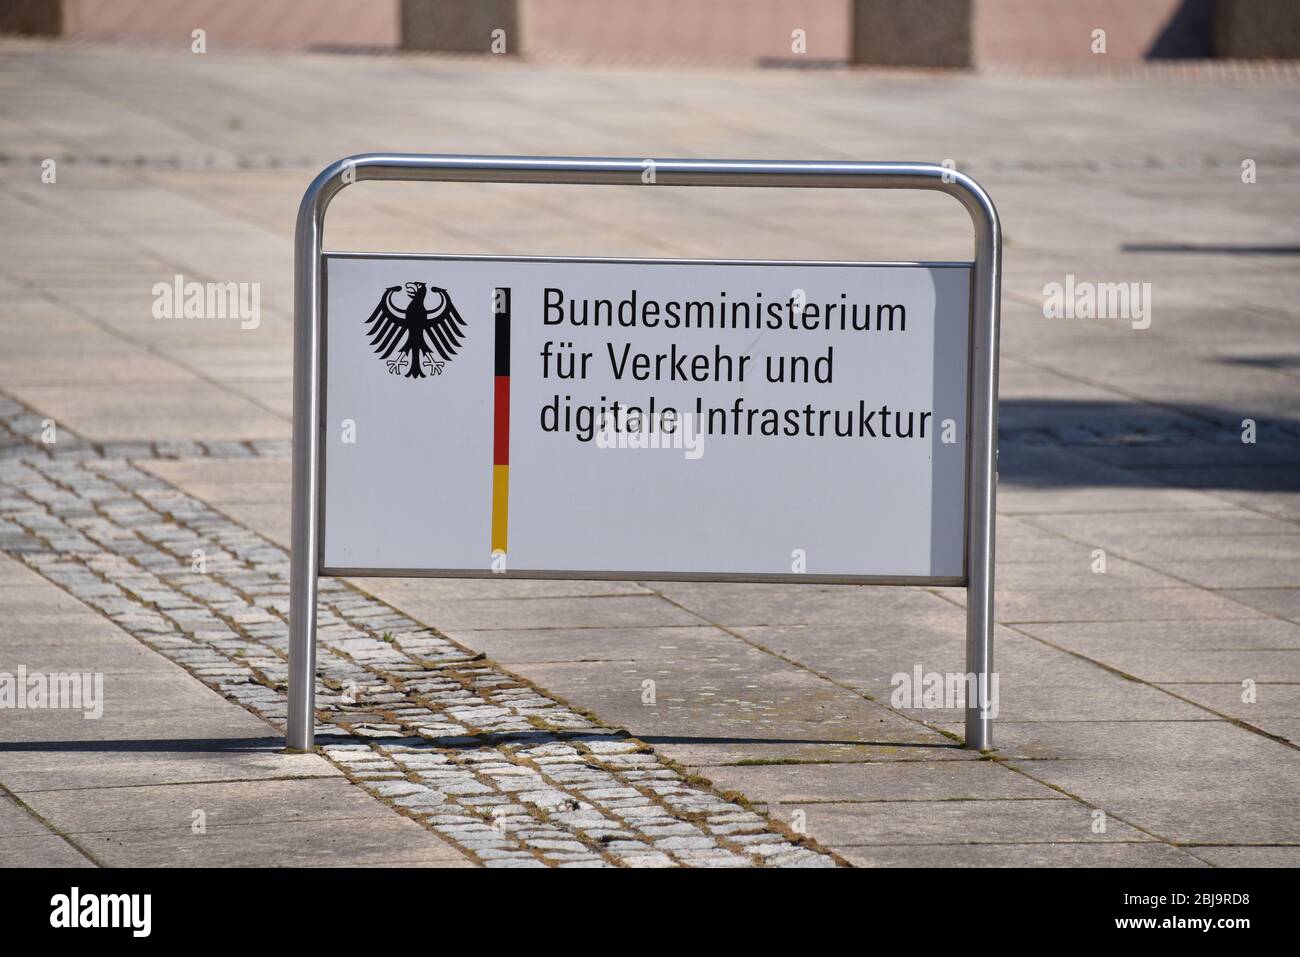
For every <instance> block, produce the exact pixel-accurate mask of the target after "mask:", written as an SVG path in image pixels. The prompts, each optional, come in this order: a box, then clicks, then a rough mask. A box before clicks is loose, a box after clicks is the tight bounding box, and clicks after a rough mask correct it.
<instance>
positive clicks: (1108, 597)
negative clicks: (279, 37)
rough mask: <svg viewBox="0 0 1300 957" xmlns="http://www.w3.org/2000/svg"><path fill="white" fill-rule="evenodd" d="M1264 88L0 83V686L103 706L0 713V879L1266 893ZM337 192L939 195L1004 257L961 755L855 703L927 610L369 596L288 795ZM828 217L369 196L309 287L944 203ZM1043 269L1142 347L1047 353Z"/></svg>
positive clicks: (1273, 645)
mask: <svg viewBox="0 0 1300 957" xmlns="http://www.w3.org/2000/svg"><path fill="white" fill-rule="evenodd" d="M1298 84H1300V80H1298V78H1297V76H1296V74H1295V72H1294V71H1292V70H1288V69H1278V70H1274V71H1268V72H1261V73H1258V74H1256V73H1241V74H1239V73H1237V72H1236V71H1234V70H1232V69H1231V68H1206V69H1205V70H1203V71H1200V72H1199V73H1198V72H1196V71H1188V72H1187V73H1186V74H1185V75H1183V76H1180V77H1178V78H1173V77H1169V76H1165V75H1160V74H1154V73H1153V74H1152V75H1150V76H1144V75H1142V74H1141V73H1140V72H1137V73H1134V74H1133V75H1131V76H1128V77H1126V78H1124V79H1108V78H1106V77H1096V76H1094V77H1090V78H1087V79H1080V78H1070V77H1027V76H1006V75H999V76H993V77H972V76H964V75H952V76H945V75H934V74H930V75H926V74H907V73H853V72H832V71H824V72H823V71H816V72H799V71H766V72H744V71H736V72H709V71H695V72H680V71H679V72H669V71H654V70H637V71H632V70H617V69H601V70H596V69H566V70H561V69H534V68H530V67H527V66H521V65H517V64H503V63H499V62H481V61H477V60H472V59H454V58H433V57H428V58H426V57H365V56H351V57H344V56H335V57H329V56H313V55H300V56H274V57H271V56H253V55H249V56H238V57H235V56H231V57H224V58H223V57H217V56H213V55H208V56H206V57H203V56H191V55H189V54H187V53H177V54H168V53H158V52H150V53H140V52H138V51H130V52H126V51H122V50H114V49H110V48H93V47H91V48H85V47H66V46H56V45H43V44H38V43H25V42H5V43H0V89H2V90H3V93H4V94H5V95H4V98H3V102H4V103H5V104H6V106H5V108H4V110H3V112H0V130H2V131H3V135H2V136H0V143H3V144H4V145H3V155H0V163H2V164H3V168H4V171H5V174H6V175H5V176H4V177H3V179H0V222H3V223H4V225H5V227H6V228H5V229H4V231H3V233H0V243H2V244H3V246H2V248H3V256H0V290H2V292H0V323H3V328H2V331H0V342H3V349H0V391H3V392H4V393H5V395H6V396H7V399H6V401H5V404H4V406H3V416H2V418H3V420H4V421H5V423H6V427H5V430H4V431H3V433H0V436H3V437H0V442H3V443H4V444H5V445H6V449H5V453H4V458H3V459H0V484H2V485H3V488H2V489H0V503H2V504H0V523H3V524H0V544H2V545H3V551H4V552H5V553H6V554H7V555H8V556H9V558H7V559H5V564H4V565H2V566H0V569H3V571H0V582H2V583H3V584H0V589H3V592H0V595H3V596H4V606H3V607H4V615H3V617H2V618H0V671H13V670H14V669H15V668H16V667H17V666H18V665H25V666H26V667H28V669H29V670H32V671H35V670H40V669H45V670H47V671H48V670H54V669H68V670H74V669H75V670H78V671H98V672H101V673H103V674H104V676H105V677H104V682H105V689H106V698H107V699H108V701H107V704H106V706H105V712H104V718H103V719H102V720H101V721H100V722H98V723H96V722H87V721H84V720H83V719H81V717H80V716H79V715H74V714H64V713H60V712H40V713H35V712H26V713H22V714H20V715H19V718H18V720H11V718H12V716H11V715H9V714H6V715H5V723H4V725H3V727H4V729H5V730H4V732H3V733H0V786H3V788H4V789H5V791H6V792H8V794H9V795H11V797H7V798H5V800H6V802H7V803H3V804H0V833H3V834H4V835H5V836H6V837H8V836H9V835H11V834H12V835H16V836H21V841H20V842H19V843H16V844H14V845H13V846H10V845H9V843H8V842H7V841H6V842H5V852H4V853H5V854H8V855H13V854H17V855H18V857H19V860H18V861H17V862H28V863H57V862H63V861H72V860H83V859H85V858H89V859H90V860H93V861H95V862H98V863H103V864H114V863H133V862H139V863H145V862H149V863H153V862H158V863H184V862H192V863H207V862H213V863H216V862H223V863H224V862H230V863H236V862H237V863H254V862H256V861H258V860H259V859H264V858H265V856H268V855H269V856H271V857H273V858H274V859H275V862H277V863H300V862H301V863H331V862H341V860H346V861H348V862H352V863H398V862H411V863H432V864H439V863H443V862H450V861H452V860H458V861H464V860H470V861H477V862H481V863H487V864H490V865H492V866H504V865H511V866H520V865H525V866H540V865H546V864H551V865H559V866H588V865H655V864H665V865H667V864H686V865H696V864H701V865H703V864H710V865H712V864H722V865H733V864H742V863H743V864H750V863H761V864H828V863H833V862H835V860H838V861H839V862H843V863H852V864H859V865H889V864H925V865H953V864H977V865H1003V864H1055V865H1166V864H1167V865H1173V866H1203V865H1234V864H1279V865H1288V866H1294V865H1296V864H1297V863H1300V826H1298V825H1297V821H1298V820H1300V798H1297V796H1296V795H1297V793H1300V788H1298V787H1297V785H1298V784H1300V754H1297V742H1300V691H1297V689H1300V524H1298V522H1300V383H1298V382H1297V379H1298V378H1300V358H1298V357H1300V324H1298V320H1300V311H1298V310H1297V307H1296V305H1295V296H1294V293H1295V291H1296V280H1297V277H1296V267H1295V264H1296V259H1295V256H1296V254H1297V252H1298V251H1300V241H1298V237H1297V231H1298V227H1297V222H1300V219H1298V218H1297V215H1296V213H1297V211H1298V210H1300V187H1298V186H1297V185H1296V183H1295V177H1296V172H1297V169H1298V168H1300V143H1298V142H1297V132H1300V105H1298V103H1300V101H1298V100H1297V97H1296V88H1297V85H1298ZM370 149H389V150H409V151H446V152H475V151H482V152H497V153H560V154H576V153H594V154H610V155H632V156H667V155H696V156H704V155H713V156H756V157H757V156H766V157H769V158H771V157H776V158H827V159H838V158H852V159H919V160H929V161H941V160H944V159H952V160H954V161H955V162H956V163H957V165H958V166H959V167H960V168H962V169H964V170H966V171H968V172H971V173H972V174H973V175H975V176H976V177H977V178H978V179H980V180H981V182H983V183H984V185H985V186H986V188H987V189H988V190H989V192H990V194H991V195H992V196H993V197H994V199H995V201H996V202H997V203H998V206H999V209H1000V211H1001V214H1002V218H1003V222H1004V226H1005V228H1006V237H1007V238H1006V259H1007V274H1006V281H1005V287H1004V322H1005V326H1004V337H1003V354H1002V355H1003V362H1002V383H1001V415H1002V430H1001V431H1002V437H1001V473H1002V485H1001V487H1000V493H999V524H998V549H999V552H998V569H997V583H998V595H997V620H998V623H999V627H998V630H997V635H996V642H997V645H996V665H997V671H998V672H999V674H1000V690H1001V700H1000V708H1001V713H1000V715H999V717H998V720H997V722H996V724H995V743H996V744H997V747H998V750H997V751H996V752H995V753H993V754H992V755H987V756H980V755H977V754H973V753H971V752H967V751H965V750H962V749H960V748H959V747H958V746H957V742H958V741H959V735H960V724H959V720H960V715H959V713H958V712H957V711H955V710H951V709H942V708H939V709H933V708H915V709H911V708H896V707H893V706H891V703H890V698H891V694H890V692H891V678H892V676H893V675H895V674H896V673H900V672H901V673H911V672H912V671H913V669H914V668H916V667H918V666H919V667H921V668H922V669H923V670H924V671H927V672H929V671H934V672H955V671H961V670H964V666H963V664H962V634H963V622H964V615H963V612H962V609H961V603H962V600H963V593H962V592H961V591H960V590H954V589H938V588H934V589H920V588H916V589H870V588H853V587H845V586H801V587H789V586H757V585H706V584H662V583H653V584H650V583H647V584H637V583H591V582H515V581H509V582H506V581H447V580H443V581H434V580H394V579H386V580H380V579H366V580H358V581H355V582H337V583H331V584H329V585H328V587H327V589H326V590H324V591H323V594H322V624H323V628H322V634H321V652H322V655H321V681H322V689H321V696H320V704H321V714H320V718H321V723H322V727H321V734H322V736H321V745H322V747H321V752H322V753H321V755H292V756H291V755H282V754H279V753H277V751H276V748H275V743H276V741H275V739H276V737H277V735H278V730H277V728H278V724H279V720H280V717H281V715H282V713H283V685H282V682H283V677H284V667H285V662H284V657H283V651H284V634H285V632H284V625H283V616H284V611H285V608H284V605H285V584H284V568H285V557H284V551H283V548H284V546H285V545H286V544H287V528H288V459H287V438H288V435H289V413H290V389H289V385H290V379H291V371H290V344H291V329H290V322H289V317H290V311H291V305H292V303H291V295H290V292H291V291H290V282H291V279H290V277H291V274H292V264H291V259H290V256H291V250H292V225H293V216H294V211H295V208H296V205H297V201H298V198H299V197H300V195H301V192H302V189H303V188H304V186H305V184H306V182H307V181H308V180H309V178H310V176H311V175H313V174H314V173H315V171H316V170H318V169H319V168H320V167H322V166H324V165H325V164H326V163H327V162H329V161H331V160H333V159H336V158H338V157H339V156H343V155H347V154H349V153H353V152H360V151H363V150H370ZM45 159H53V160H55V162H56V164H57V173H58V175H57V181H56V182H55V183H43V182H42V181H41V176H40V173H41V164H42V161H43V160H45ZM1245 160H1252V161H1253V163H1254V166H1255V169H1256V171H1257V182H1255V183H1253V184H1246V183H1243V181H1242V176H1241V173H1242V163H1243V161H1245ZM848 201H851V202H853V203H859V202H860V203H861V204H862V208H863V210H864V212H866V213H867V214H868V215H866V216H858V217H854V218H853V220H852V227H853V228H852V229H851V230H850V229H849V228H848V227H849V225H850V222H849V219H848V215H849V214H848V211H847V210H846V209H845V208H844V207H845V205H846V202H848ZM848 201H846V199H845V197H844V196H843V195H831V194H830V193H817V192H815V191H810V192H805V193H796V192H794V191H790V190H770V191H762V192H761V193H759V194H754V193H752V192H744V193H742V192H740V191H733V192H731V193H728V192H727V191H725V190H720V191H710V190H675V191H674V190H609V189H599V188H586V187H467V186H455V185H439V186H417V185H413V184H363V185H362V186H361V187H357V188H355V189H352V190H349V191H346V192H345V193H344V194H343V195H342V196H341V197H340V198H339V200H337V201H336V203H335V204H334V206H333V208H332V209H331V213H330V217H331V219H330V224H329V226H328V228H327V247H328V248H340V249H342V248H351V249H382V250H420V251H441V252H466V253H473V252H487V253H537V254H544V253H563V254H578V255H583V254H602V255H643V256H644V255H650V256H661V255H670V256H720V257H767V256H770V257H779V258H801V257H819V258H831V257H834V258H851V257H861V258H864V259H873V258H875V259H956V258H965V257H968V256H969V255H970V248H971V243H970V239H969V226H968V224H967V222H966V221H965V216H964V213H962V212H961V211H960V210H959V209H957V208H956V207H955V204H951V201H949V200H946V199H945V198H943V197H940V196H929V195H926V196H912V195H909V194H893V195H879V196H878V195H870V196H863V197H856V196H855V197H853V198H852V199H851V200H848ZM831 222H834V223H843V224H844V226H843V227H840V228H835V227H832V228H831V229H827V224H828V223H831ZM175 274H183V275H184V276H185V277H186V278H187V279H198V280H216V281H223V282H239V281H256V282H259V283H260V284H261V306H262V308H261V321H260V324H259V325H258V327H257V328H256V329H248V330H241V329H240V328H239V324H238V323H237V322H234V321H229V320H227V321H221V320H206V321H205V320H159V319H155V318H153V317H152V315H151V312H150V307H151V303H152V300H153V295H152V292H151V290H152V287H153V285H154V284H155V283H157V282H170V281H171V279H172V277H173V276H174V275H175ZM1067 274H1070V275H1074V276H1075V277H1076V278H1077V279H1078V280H1080V281H1092V282H1119V281H1125V282H1149V283H1151V284H1152V290H1153V306H1152V312H1151V324H1150V327H1149V328H1141V329H1135V328H1133V324H1132V323H1131V322H1129V321H1127V320H1115V319H1110V320H1083V319H1073V320H1066V319H1046V318H1044V317H1043V311H1042V306H1043V287H1044V284H1045V283H1048V282H1062V283H1063V282H1065V281H1066V276H1067ZM1245 419H1250V420H1252V421H1253V423H1254V426H1255V429H1254V431H1255V434H1254V439H1255V441H1254V442H1253V443H1245V442H1243V441H1242V434H1243V428H1244V426H1243V420H1245ZM51 426H53V428H54V430H55V435H56V438H57V441H55V442H54V443H53V444H52V445H51V444H48V443H46V442H43V441H42V439H43V437H46V436H47V435H48V432H49V428H50V427H51ZM196 549H197V550H199V551H200V552H201V557H202V559H203V561H202V562H201V570H199V569H197V568H196V567H195V566H194V562H195V561H196V559H195V557H194V553H195V551H196ZM1103 569H1104V570H1103ZM52 625H53V626H54V628H53V629H51V626H52ZM51 630H53V631H54V633H55V635H56V637H55V638H43V636H48V635H49V634H50V632H51ZM182 669H183V670H182ZM186 672H188V674H186ZM196 679H197V680H196ZM647 679H649V680H653V681H654V682H655V687H656V697H655V701H654V703H653V704H647V703H645V700H644V699H643V695H642V688H643V682H644V681H646V680H647ZM205 685H206V687H204V686H205ZM232 702H233V703H232ZM235 704H239V705H242V706H243V707H242V708H239V707H236V706H235ZM92 725H94V727H92ZM10 729H16V730H10ZM629 735H630V736H629ZM186 742H189V744H188V745H187V744H186ZM183 789H192V791H193V793H190V792H189V791H186V790H183ZM203 789H207V790H203ZM92 792H93V793H92ZM16 802H17V803H16ZM200 809H207V811H208V812H209V816H208V822H209V828H208V834H207V836H206V837H204V838H203V840H206V841H208V842H209V843H206V844H205V843H202V841H201V840H200V839H199V838H198V837H195V838H191V837H190V835H191V834H192V830H191V816H192V813H193V811H195V810H200ZM227 825H228V826H227ZM421 825H423V826H421ZM308 832H310V833H311V834H312V835H313V836H316V837H319V839H320V840H319V842H318V843H321V844H322V845H323V846H322V847H319V848H316V849H314V850H313V849H311V848H308V847H305V846H304V844H305V842H304V841H302V840H300V839H299V836H300V835H302V834H306V833H308ZM214 833H216V834H217V835H218V836H219V837H220V839H221V840H220V842H217V841H214V840H213V835H214ZM412 835H414V836H412ZM828 851H829V852H830V853H827V852H828ZM259 855H261V857H259ZM832 855H833V856H832ZM4 863H15V861H10V860H8V859H5V860H4Z"/></svg>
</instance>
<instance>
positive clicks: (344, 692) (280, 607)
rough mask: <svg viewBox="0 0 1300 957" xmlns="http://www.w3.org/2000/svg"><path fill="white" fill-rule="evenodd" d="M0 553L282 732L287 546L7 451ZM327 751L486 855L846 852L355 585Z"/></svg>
mask: <svg viewBox="0 0 1300 957" xmlns="http://www.w3.org/2000/svg"><path fill="white" fill-rule="evenodd" d="M0 550H3V551H5V552H6V553H8V554H11V555H13V556H15V557H17V558H18V559H20V560H22V561H23V562H25V563H26V564H27V565H28V566H30V567H31V568H33V569H35V570H36V571H38V572H39V573H40V574H42V575H44V576H45V577H46V578H48V579H50V580H51V581H54V582H56V583H58V584H59V585H61V586H62V587H64V588H65V589H66V590H68V591H69V592H70V593H71V594H73V595H74V596H76V597H77V598H78V599H80V600H81V601H83V602H85V603H87V604H89V605H91V606H92V607H94V608H96V609H98V610H99V611H100V612H101V613H103V614H104V615H105V616H107V617H108V618H109V619H111V620H112V621H114V622H115V623H116V624H118V625H119V626H120V627H122V628H123V629H125V630H126V631H128V632H130V633H131V634H132V635H134V636H135V637H136V638H137V639H139V640H140V641H142V642H143V643H145V644H146V645H148V646H149V647H151V648H153V649H155V650H156V651H158V652H159V653H161V654H163V655H165V656H166V657H168V658H170V659H171V660H173V661H175V662H177V663H178V664H180V665H182V666H183V667H185V668H187V669H188V670H189V671H190V672H191V673H192V674H194V675H195V676H196V677H198V678H199V679H200V680H201V681H203V682H205V683H206V684H208V685H209V686H211V687H213V688H214V689H216V690H217V691H219V692H221V693H222V694H223V695H226V696H227V697H229V698H232V699H234V700H235V701H237V702H239V703H240V704H242V705H244V706H245V707H246V708H248V709H249V710H251V711H253V712H254V713H256V714H258V715H261V716H262V717H264V718H266V719H267V720H268V721H270V722H271V723H272V724H274V725H275V726H277V727H280V728H282V727H283V722H284V717H285V713H286V697H285V682H286V679H287V672H288V667H287V660H286V656H287V649H288V626H287V624H286V616H287V612H288V602H289V596H288V557H287V555H286V554H285V552H284V551H283V550H282V549H280V548H279V547H277V546H275V545H272V544H270V543H268V542H267V541H266V540H265V539H263V538H262V537H261V536H259V535H257V534H256V533H254V532H252V531H250V530H248V529H246V528H244V527H242V526H240V525H239V524H237V523H235V522H234V521H232V520H230V519H228V518H226V517H225V516H223V515H221V514H219V513H217V512H215V511H214V510H212V509H211V508H209V507H208V506H207V505H205V504H204V503H202V502H200V501H199V500H197V499H195V498H192V497H190V496H188V495H186V494H184V493H183V492H181V491H179V490H177V489H175V488H174V487H172V486H170V485H169V484H167V483H166V482H164V481H163V480H161V479H158V478H156V477H154V476H152V475H150V474H148V473H146V472H144V471H142V470H141V469H138V468H136V467H135V466H134V465H133V464H131V463H130V462H128V461H126V460H125V459H120V458H119V459H108V458H98V457H85V456H83V455H82V454H81V453H80V451H79V452H77V453H76V454H74V455H71V456H67V457H64V456H62V455H53V456H51V455H45V454H33V455H28V456H10V457H7V458H4V459H0ZM320 599H321V601H320V611H319V619H320V627H319V633H318V644H319V655H318V686H317V709H318V712H317V715H318V726H317V738H318V741H319V743H320V745H321V750H322V751H323V753H324V754H325V756H326V757H327V758H329V759H330V760H331V761H332V762H334V763H335V764H336V765H337V766H338V767H340V768H341V769H342V770H343V771H344V773H345V774H347V775H348V777H349V778H351V779H352V780H353V781H355V782H356V783H357V784H359V785H360V786H362V787H364V788H365V789H366V790H368V791H369V792H370V793H372V794H374V795H375V796H376V797H379V798H380V799H382V800H384V801H386V802H388V803H390V804H391V805H392V806H394V807H395V808H398V809H400V810H401V812H402V813H405V814H407V815H409V816H411V817H413V818H415V819H416V820H418V821H421V822H423V823H424V824H425V825H426V826H428V827H430V828H432V829H433V830H434V831H436V832H438V833H439V834H441V835H442V836H444V837H445V838H447V839H448V840H450V841H452V842H453V843H455V844H457V845H459V846H460V847H461V848H463V849H464V850H465V851H467V852H468V853H470V854H472V855H474V856H475V857H477V858H478V859H479V860H480V861H482V862H483V863H484V864H485V865H487V866H489V867H520V866H533V867H541V866H558V867H600V866H630V867H637V866H754V865H764V866H833V865H834V863H835V862H834V861H833V859H832V858H831V857H830V856H829V855H827V854H825V853H823V852H821V851H820V850H818V849H816V848H815V847H813V846H811V845H809V844H807V843H804V842H803V841H801V840H792V839H791V837H790V836H788V835H787V834H785V833H783V832H782V831H780V830H778V829H777V828H776V827H775V826H774V825H773V824H772V823H771V822H770V821H768V820H767V819H765V818H763V817H762V816H760V815H758V814H756V813H754V812H753V811H750V810H748V809H747V808H745V807H743V806H742V805H740V804H738V803H736V802H733V801H728V800H726V799H724V798H722V797H720V796H719V795H717V794H716V793H714V792H712V791H710V790H708V789H707V788H705V787H702V786H700V785H698V784H697V783H695V782H693V781H690V780H687V779H685V778H684V777H683V776H682V775H681V774H680V773H679V772H678V771H677V770H676V769H674V768H672V767H669V766H667V765H665V764H664V763H663V762H662V761H660V760H659V759H658V758H657V757H656V755H655V754H654V753H653V751H652V750H651V749H650V748H648V747H647V746H645V745H644V744H642V743H641V742H639V741H636V740H634V739H631V738H629V737H627V735H626V734H625V733H624V732H621V731H617V730H613V729H609V728H605V727H602V726H600V725H597V724H596V723H595V722H593V721H592V720H590V719H588V718H587V717H585V716H583V715H580V714H578V713H576V712H574V711H573V710H572V709H570V708H568V707H566V706H564V705H562V704H561V703H559V702H557V701H555V700H553V699H552V698H550V697H548V696H546V695H544V694H542V693H540V692H539V691H537V690H536V689H535V688H533V687H531V686H529V685H527V684H525V683H524V682H522V681H520V680H519V679H517V678H515V677H513V676H511V675H509V674H507V673H505V672H503V671H501V670H499V669H498V668H496V667H494V666H493V665H491V664H490V663H488V662H486V661H485V660H483V659H482V657H481V656H479V655H475V654H474V653H473V652H471V651H469V650H467V649H465V648H462V647H461V646H459V645H457V644H455V643H454V642H452V641H450V640H449V639H447V638H446V637H444V636H442V635H440V634H438V633H436V632H434V631H432V630H430V629H428V628H425V627H424V626H423V625H421V624H420V623H418V622H416V621H414V620H412V619H410V618H408V617H407V616H405V615H403V614H401V613H400V612H398V611H396V610H394V609H393V608H391V607H389V606H387V605H385V604H383V603H381V602H379V601H377V600H375V599H372V598H370V597H369V596H367V595H364V594H362V593H361V592H359V591H357V590H356V589H354V588H352V587H350V586H349V585H347V584H346V583H344V582H342V581H337V580H331V579H325V580H322V581H321V585H320Z"/></svg>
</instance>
